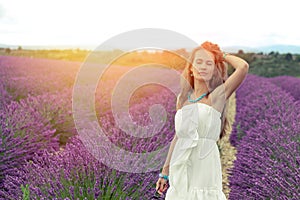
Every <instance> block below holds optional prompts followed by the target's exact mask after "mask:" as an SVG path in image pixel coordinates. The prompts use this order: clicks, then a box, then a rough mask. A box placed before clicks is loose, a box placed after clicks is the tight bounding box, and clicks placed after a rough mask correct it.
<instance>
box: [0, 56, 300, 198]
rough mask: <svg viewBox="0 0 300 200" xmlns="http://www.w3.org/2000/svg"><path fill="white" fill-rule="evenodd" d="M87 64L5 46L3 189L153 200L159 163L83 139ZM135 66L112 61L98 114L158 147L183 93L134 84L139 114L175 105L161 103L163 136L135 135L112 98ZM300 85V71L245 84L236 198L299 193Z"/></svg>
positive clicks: (123, 143) (141, 120)
mask: <svg viewBox="0 0 300 200" xmlns="http://www.w3.org/2000/svg"><path fill="white" fill-rule="evenodd" d="M80 65H81V63H80V62H70V61H58V60H48V59H38V58H34V59H33V58H29V57H12V56H0V76H1V79H0V93H1V96H0V108H1V110H0V134H1V137H0V138H1V139H0V152H1V154H0V188H1V190H0V199H128V200H129V199H142V200H146V199H150V198H151V196H152V195H153V193H154V192H155V183H156V181H157V178H158V173H159V170H156V171H151V172H146V173H130V172H124V171H118V170H115V169H112V168H110V167H109V166H107V165H105V164H103V163H101V162H100V161H99V159H96V158H95V157H94V156H93V155H92V154H91V152H90V151H88V150H87V148H86V147H85V145H84V144H83V142H82V140H81V139H80V137H79V135H78V132H77V130H76V127H75V124H74V120H73V115H72V92H73V85H74V82H75V78H76V74H77V72H78V70H79V68H80ZM129 70H130V68H129V67H120V66H115V67H111V68H110V69H109V70H108V71H107V74H106V76H105V77H104V78H103V79H101V80H100V81H99V86H100V87H98V88H97V90H96V91H95V92H96V94H95V102H96V103H95V108H96V112H97V113H96V114H97V117H98V120H99V123H100V124H101V125H102V126H103V127H104V128H105V130H106V134H107V137H108V138H109V139H110V141H111V142H112V143H114V144H116V145H117V146H119V147H120V148H122V149H126V150H128V151H131V152H136V153H141V152H152V151H154V150H156V149H159V148H162V147H163V146H164V145H165V144H166V143H169V142H170V141H171V140H172V138H173V136H174V114H175V112H176V110H175V103H176V101H175V100H176V97H175V96H174V94H172V93H171V92H170V91H169V90H167V89H166V88H163V87H156V86H149V87H144V88H141V89H140V90H138V91H137V92H136V93H134V94H133V96H132V98H131V99H130V102H129V103H130V105H129V111H130V114H131V115H132V120H133V121H135V122H136V123H137V124H141V125H146V124H149V123H151V117H152V116H151V117H150V116H149V114H148V112H149V107H150V106H151V105H152V104H155V103H158V104H161V105H162V106H163V107H164V108H165V109H166V111H167V116H161V115H160V113H154V115H153V116H156V117H158V118H159V117H163V118H164V119H165V120H166V123H165V124H164V126H163V127H162V128H161V130H160V131H159V133H156V134H154V135H153V137H150V138H139V137H134V136H128V134H126V132H125V131H123V130H121V129H120V128H118V126H117V124H116V122H115V121H114V116H113V113H112V111H111V105H110V101H111V94H112V91H113V88H114V85H116V83H117V81H118V80H119V79H120V77H121V76H122V75H124V74H125V73H126V72H128V71H129ZM299 86H300V79H299V78H294V77H288V76H282V77H274V78H263V77H259V76H255V75H251V74H249V75H248V76H247V79H246V80H245V82H244V83H243V84H242V86H241V87H240V88H239V89H238V91H237V92H236V115H235V122H234V123H233V125H232V126H233V131H232V133H231V134H230V143H231V144H232V145H233V146H234V147H235V148H236V149H237V154H236V160H235V161H234V167H233V168H232V169H231V170H230V171H228V173H229V187H230V193H229V199H233V200H239V199H245V197H247V198H246V199H295V200H296V199H299V197H300V187H299V185H300V144H299V143H300V103H299V101H300V90H299ZM145 102H147V103H145ZM133 131H139V130H133ZM148 131H149V132H151V131H153V130H148ZM223 151H224V152H222V154H226V149H224V150H223ZM103 156H104V155H103ZM152 159H153V158H152ZM132 166H135V165H134V164H133V165H132ZM137 171H138V170H137Z"/></svg>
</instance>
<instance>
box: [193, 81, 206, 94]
mask: <svg viewBox="0 0 300 200" xmlns="http://www.w3.org/2000/svg"><path fill="white" fill-rule="evenodd" d="M208 91H209V89H208V83H207V82H205V81H198V82H197V83H194V91H192V96H193V97H195V98H198V97H199V96H201V95H202V94H204V93H208Z"/></svg>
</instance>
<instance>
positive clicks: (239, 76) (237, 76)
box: [224, 53, 249, 99]
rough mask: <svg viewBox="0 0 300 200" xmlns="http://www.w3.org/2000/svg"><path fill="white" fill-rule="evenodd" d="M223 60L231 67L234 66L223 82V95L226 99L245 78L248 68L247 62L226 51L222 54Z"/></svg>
mask: <svg viewBox="0 0 300 200" xmlns="http://www.w3.org/2000/svg"><path fill="white" fill-rule="evenodd" d="M224 60H225V62H227V63H229V64H230V65H231V66H232V67H233V68H235V71H234V72H233V73H232V74H231V75H230V76H229V77H228V78H227V80H226V81H225V83H224V86H225V96H226V99H228V98H229V97H230V96H231V94H232V93H233V92H234V91H235V90H236V89H237V88H238V87H239V86H240V84H241V83H242V82H243V80H244V79H245V77H246V75H247V73H248V70H249V64H248V63H247V62H246V61H245V60H243V59H242V58H240V57H237V56H235V55H231V54H226V53H225V54H224Z"/></svg>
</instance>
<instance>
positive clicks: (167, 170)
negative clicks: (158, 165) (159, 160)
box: [161, 134, 178, 175]
mask: <svg viewBox="0 0 300 200" xmlns="http://www.w3.org/2000/svg"><path fill="white" fill-rule="evenodd" d="M177 139H178V137H177V135H176V134H175V135H174V138H173V140H172V141H171V145H170V148H169V152H168V155H167V158H166V161H165V164H164V166H163V169H162V171H161V173H162V174H164V175H169V168H170V160H171V156H172V153H173V150H174V147H175V144H176V142H177Z"/></svg>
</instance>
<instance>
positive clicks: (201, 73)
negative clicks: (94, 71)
mask: <svg viewBox="0 0 300 200" xmlns="http://www.w3.org/2000/svg"><path fill="white" fill-rule="evenodd" d="M198 73H199V74H200V75H201V76H205V75H206V74H207V73H205V72H198Z"/></svg>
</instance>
